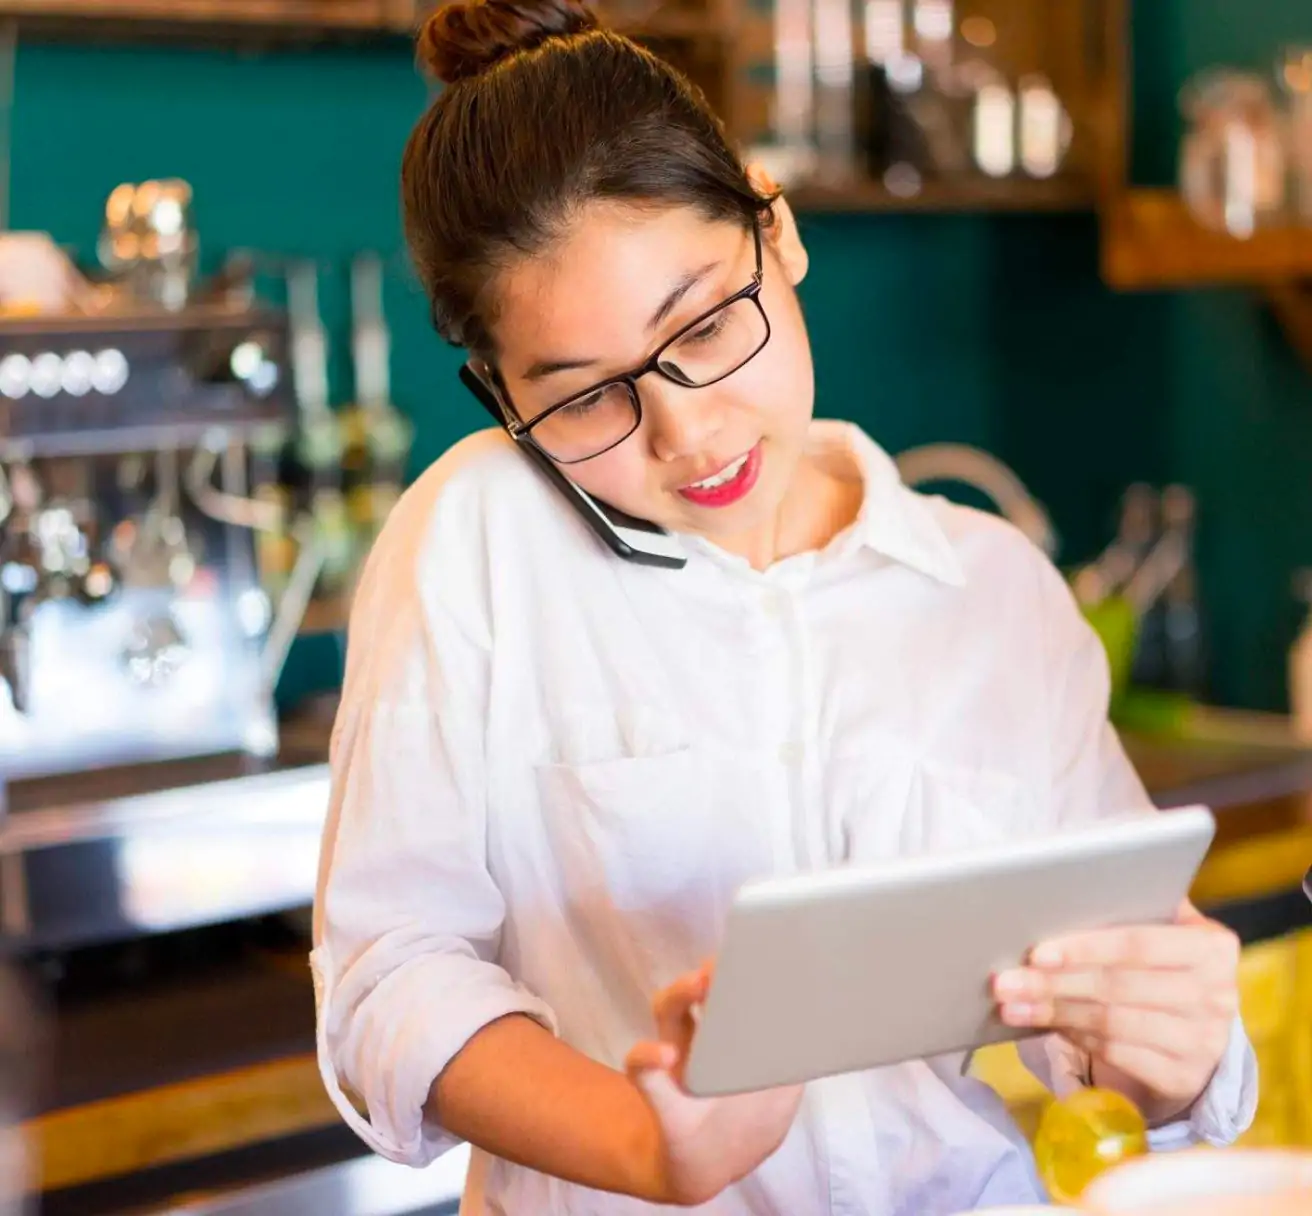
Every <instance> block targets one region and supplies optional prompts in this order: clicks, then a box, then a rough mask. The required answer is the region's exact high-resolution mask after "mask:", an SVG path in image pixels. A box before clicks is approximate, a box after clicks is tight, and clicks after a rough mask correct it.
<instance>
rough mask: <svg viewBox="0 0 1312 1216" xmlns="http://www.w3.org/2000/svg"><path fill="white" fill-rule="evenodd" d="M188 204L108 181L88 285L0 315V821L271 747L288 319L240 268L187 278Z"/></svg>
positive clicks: (192, 259)
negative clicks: (272, 591)
mask: <svg viewBox="0 0 1312 1216" xmlns="http://www.w3.org/2000/svg"><path fill="white" fill-rule="evenodd" d="M189 209H190V191H189V189H188V188H187V187H186V185H185V183H181V182H147V183H141V184H127V185H124V186H121V187H119V188H118V189H117V190H116V191H115V192H114V193H113V194H112V195H111V196H110V199H109V202H108V204H107V206H106V210H105V225H104V231H103V235H102V240H101V247H100V260H101V262H102V264H103V273H101V275H100V276H99V278H92V277H82V276H80V275H70V276H69V281H70V282H71V283H74V284H75V290H69V291H68V292H66V293H65V295H64V297H63V303H62V306H56V307H51V305H50V301H49V300H47V301H46V302H45V303H44V305H43V306H42V307H39V308H36V307H33V308H26V307H24V306H23V305H22V302H21V300H20V301H18V302H17V303H15V301H13V300H12V299H11V300H10V301H9V302H8V306H7V307H6V308H4V309H3V310H2V311H0V791H3V792H4V796H5V799H6V801H5V805H6V806H8V807H9V808H10V809H12V810H18V809H22V808H23V807H25V806H28V805H33V806H39V805H40V804H41V798H40V797H36V796H32V795H31V794H30V791H31V790H33V789H37V788H40V787H41V786H42V783H46V784H47V785H49V783H51V782H55V783H56V784H57V785H58V786H59V788H60V789H61V790H63V791H65V792H63V793H61V797H63V798H65V799H68V798H69V797H70V795H69V794H68V793H67V790H68V789H70V788H72V789H73V791H74V792H73V794H72V795H71V797H72V799H73V800H74V801H76V800H77V797H78V783H79V782H81V783H84V784H86V783H89V784H90V786H91V789H92V792H93V793H96V794H100V795H102V796H103V784H102V783H103V780H104V774H106V773H109V772H120V773H121V772H123V771H126V770H131V769H139V768H141V767H142V766H150V765H154V764H157V763H158V762H160V761H183V760H188V759H194V758H201V757H210V758H213V757H232V758H236V759H237V760H240V759H241V758H243V757H244V758H250V759H252V760H254V761H256V762H258V761H259V760H260V759H261V758H267V757H270V756H272V755H273V754H274V753H275V752H276V750H277V746H278V732H277V725H276V716H275V711H274V703H273V687H272V685H273V676H274V675H276V673H272V674H271V673H270V671H269V670H268V664H267V662H266V661H265V657H264V655H263V653H262V652H263V648H264V643H265V639H266V635H267V633H268V631H269V628H270V625H271V622H272V619H273V606H272V604H271V602H270V599H269V596H268V594H267V593H266V591H265V589H264V587H263V586H262V583H261V578H260V571H259V568H258V564H257V560H256V555H257V535H258V534H260V533H261V531H262V530H263V531H268V530H269V529H270V528H275V527H276V526H277V521H276V520H272V521H271V520H270V519H268V518H265V517H266V516H267V515H268V513H269V510H270V508H269V504H268V502H267V496H264V497H265V499H266V500H265V501H262V500H261V499H262V496H261V494H260V492H259V490H260V483H261V482H262V481H266V482H267V481H269V480H271V479H273V478H276V476H277V470H276V467H275V466H276V453H277V452H278V450H279V448H280V445H281V444H282V443H283V441H284V439H285V437H286V435H287V434H288V433H289V431H290V429H291V427H292V426H293V424H294V422H295V409H296V406H295V397H294V393H293V385H292V383H291V382H292V375H291V370H290V350H289V334H288V326H287V322H286V316H285V313H284V312H282V311H281V310H278V309H274V308H271V307H268V306H265V305H262V304H261V303H259V302H258V301H257V299H256V297H255V294H254V292H253V290H252V286H251V284H252V276H251V272H250V265H249V263H242V262H240V261H237V260H230V261H229V263H228V264H226V265H225V266H224V267H223V269H222V270H220V272H219V273H218V274H217V275H215V276H214V277H213V278H212V279H210V280H208V281H202V280H201V279H200V278H199V276H198V275H197V271H196V267H197V261H198V259H197V249H198V242H197V240H196V236H195V232H194V229H193V227H192V225H191V223H190V213H189ZM56 304H57V305H58V304H59V302H58V300H57V301H56ZM262 513H263V514H262ZM98 784H99V785H101V788H99V789H97V788H96V787H97V785H98Z"/></svg>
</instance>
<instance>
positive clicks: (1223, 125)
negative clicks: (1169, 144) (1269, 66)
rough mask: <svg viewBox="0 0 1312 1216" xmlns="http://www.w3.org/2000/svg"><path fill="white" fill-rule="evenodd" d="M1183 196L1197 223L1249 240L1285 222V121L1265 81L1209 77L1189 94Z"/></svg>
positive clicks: (1184, 104)
mask: <svg viewBox="0 0 1312 1216" xmlns="http://www.w3.org/2000/svg"><path fill="white" fill-rule="evenodd" d="M1180 104H1181V109H1182V110H1183V112H1184V114H1185V117H1186V118H1187V119H1188V120H1189V123H1190V126H1189V130H1188V131H1187V132H1186V134H1185V137H1184V141H1183V143H1182V145H1181V150H1180V190H1181V193H1182V194H1183V196H1184V200H1185V203H1186V205H1187V206H1188V207H1189V209H1190V211H1191V212H1192V213H1193V214H1194V216H1195V217H1196V218H1197V220H1198V222H1199V223H1201V224H1203V225H1204V226H1206V227H1208V228H1213V229H1216V230H1218V231H1221V232H1228V233H1229V234H1230V235H1231V236H1235V237H1239V238H1241V239H1245V238H1248V237H1251V236H1252V235H1253V233H1254V232H1256V231H1257V230H1258V229H1260V228H1263V227H1267V226H1270V225H1272V224H1279V223H1281V222H1282V221H1283V219H1284V217H1285V202H1286V190H1285V164H1286V156H1285V138H1284V122H1283V120H1282V117H1281V114H1280V111H1279V109H1278V107H1277V105H1276V102H1275V99H1274V96H1273V94H1272V91H1271V88H1270V86H1269V85H1268V84H1267V82H1266V81H1265V80H1264V79H1263V78H1262V77H1260V76H1257V75H1254V74H1250V73H1244V72H1233V71H1226V70H1217V71H1210V72H1205V73H1202V74H1201V75H1200V76H1197V77H1195V78H1194V79H1193V80H1192V81H1190V82H1189V84H1188V85H1187V86H1186V87H1185V89H1184V91H1183V93H1182V94H1181V98H1180Z"/></svg>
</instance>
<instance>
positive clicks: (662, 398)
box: [639, 376, 725, 464]
mask: <svg viewBox="0 0 1312 1216" xmlns="http://www.w3.org/2000/svg"><path fill="white" fill-rule="evenodd" d="M650 379H651V380H652V381H654V383H652V384H650V385H648V383H647V382H646V381H644V382H643V383H642V384H641V385H640V386H639V391H640V392H641V393H642V394H643V402H642V406H643V414H644V416H645V417H646V419H647V425H648V428H649V429H648V434H649V435H650V437H651V446H652V451H653V452H654V453H655V454H656V458H657V459H658V460H662V461H664V462H665V463H667V464H672V463H674V462H675V461H677V460H685V459H687V458H688V457H689V456H699V455H702V454H703V453H705V452H706V450H707V448H708V447H710V446H711V444H712V442H713V441H714V439H715V437H716V436H717V435H718V434H719V433H720V431H721V429H722V428H723V425H724V413H725V411H724V408H723V406H722V404H721V402H720V401H719V399H718V397H717V395H716V392H715V390H714V388H703V389H692V388H685V387H683V386H682V385H678V384H671V383H670V382H669V381H668V380H661V379H660V378H659V377H656V376H652V377H650Z"/></svg>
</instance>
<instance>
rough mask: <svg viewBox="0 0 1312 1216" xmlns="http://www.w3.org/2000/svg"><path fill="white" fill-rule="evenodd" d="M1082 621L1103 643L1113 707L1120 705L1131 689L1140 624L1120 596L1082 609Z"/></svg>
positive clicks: (1128, 602)
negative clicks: (1109, 675)
mask: <svg viewBox="0 0 1312 1216" xmlns="http://www.w3.org/2000/svg"><path fill="white" fill-rule="evenodd" d="M1084 616H1085V619H1086V620H1087V621H1088V622H1089V624H1090V625H1092V626H1093V629H1094V632H1095V633H1097V635H1098V637H1099V638H1100V639H1102V644H1103V647H1104V648H1105V649H1106V651H1107V664H1108V666H1109V667H1110V668H1111V680H1112V704H1113V705H1119V704H1120V701H1121V698H1122V697H1124V696H1125V694H1126V693H1127V692H1128V691H1129V688H1130V668H1131V665H1132V664H1133V662H1134V649H1135V646H1136V644H1137V642H1138V635H1139V621H1138V618H1137V617H1136V616H1135V614H1134V607H1133V606H1132V605H1131V603H1130V601H1129V600H1127V599H1124V598H1123V597H1121V596H1119V595H1112V596H1108V597H1107V598H1106V599H1105V600H1103V601H1101V602H1100V603H1097V604H1085V605H1084Z"/></svg>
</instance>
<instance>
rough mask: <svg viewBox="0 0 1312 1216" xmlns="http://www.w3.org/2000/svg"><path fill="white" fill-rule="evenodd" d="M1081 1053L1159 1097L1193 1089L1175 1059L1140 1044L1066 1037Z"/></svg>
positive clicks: (1076, 1036) (1189, 1077)
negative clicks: (1097, 1060) (1145, 1087)
mask: <svg viewBox="0 0 1312 1216" xmlns="http://www.w3.org/2000/svg"><path fill="white" fill-rule="evenodd" d="M1067 1037H1068V1038H1069V1039H1070V1041H1071V1042H1072V1043H1074V1044H1075V1046H1076V1047H1078V1048H1080V1050H1081V1051H1084V1052H1087V1053H1088V1054H1089V1055H1090V1056H1092V1057H1094V1058H1096V1059H1099V1060H1101V1061H1102V1062H1103V1063H1104V1064H1107V1065H1109V1066H1110V1067H1112V1068H1114V1069H1116V1071H1117V1072H1120V1073H1124V1074H1125V1075H1126V1076H1127V1077H1129V1078H1131V1079H1132V1080H1135V1081H1138V1082H1139V1083H1140V1084H1142V1085H1145V1086H1147V1088H1148V1089H1149V1090H1150V1091H1152V1092H1153V1093H1156V1094H1163V1095H1169V1094H1179V1093H1185V1092H1186V1091H1188V1090H1190V1089H1192V1088H1194V1079H1193V1077H1192V1076H1191V1075H1189V1074H1188V1073H1186V1072H1185V1071H1184V1070H1183V1069H1182V1068H1181V1066H1180V1061H1179V1060H1178V1059H1176V1058H1175V1057H1174V1056H1169V1055H1165V1054H1163V1053H1162V1052H1160V1051H1156V1050H1154V1049H1153V1048H1151V1047H1144V1046H1142V1045H1140V1044H1137V1043H1109V1042H1106V1041H1105V1040H1101V1039H1098V1038H1095V1037H1092V1036H1085V1035H1079V1034H1072V1035H1069V1036H1067Z"/></svg>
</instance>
